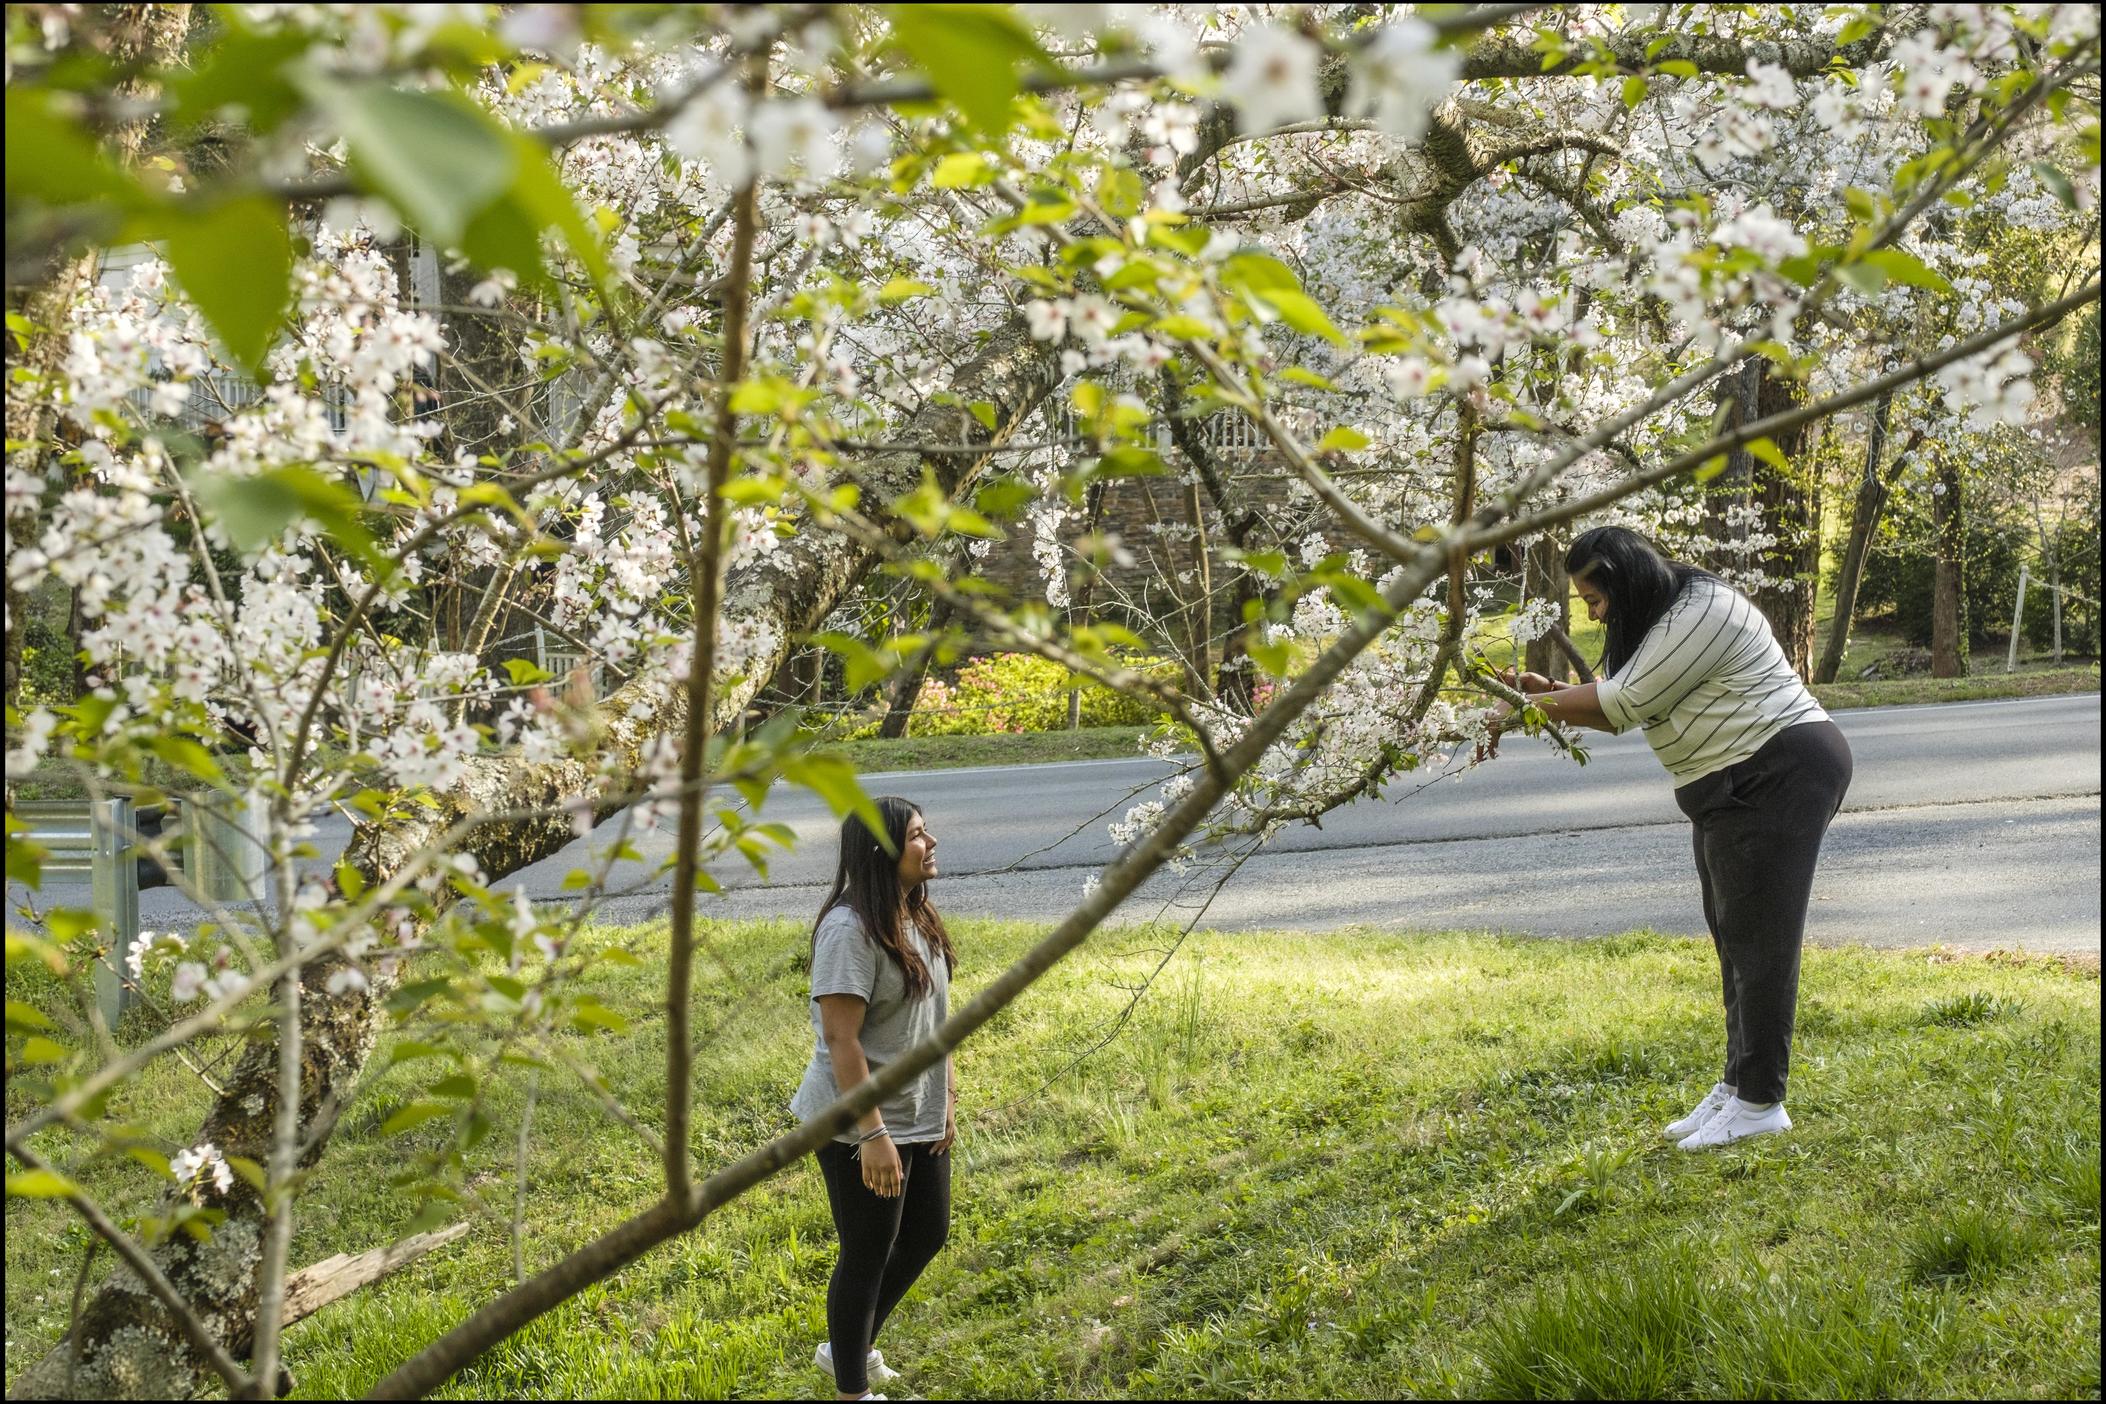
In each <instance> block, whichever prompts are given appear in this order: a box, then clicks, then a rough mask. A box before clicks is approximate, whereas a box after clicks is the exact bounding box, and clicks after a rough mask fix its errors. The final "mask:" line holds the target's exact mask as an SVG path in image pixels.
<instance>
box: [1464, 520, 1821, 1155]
mask: <svg viewBox="0 0 2106 1404" xmlns="http://www.w3.org/2000/svg"><path fill="white" fill-rule="evenodd" d="M1565 569H1566V570H1567V572H1569V573H1570V574H1571V576H1572V581H1573V584H1574V586H1575V587H1576V588H1577V589H1578V590H1579V594H1580V598H1581V599H1582V600H1583V601H1585V603H1586V606H1587V614H1588V617H1590V618H1592V619H1595V620H1597V621H1600V622H1601V623H1603V624H1605V625H1606V626H1607V630H1608V646H1607V649H1606V650H1605V652H1604V656H1603V660H1602V677H1601V679H1600V681H1598V682H1591V683H1583V684H1580V685H1578V686H1571V685H1567V684H1565V683H1554V682H1552V681H1551V680H1550V679H1548V678H1545V677H1543V676H1542V675H1541V674H1538V673H1523V674H1520V675H1519V676H1518V677H1515V676H1514V675H1512V674H1508V681H1509V682H1510V683H1511V684H1513V685H1515V686H1517V687H1519V688H1520V689H1521V690H1522V691H1523V692H1526V693H1529V694H1531V697H1530V700H1531V701H1532V702H1533V703H1534V704H1535V705H1536V707H1537V708H1538V709H1539V710H1541V711H1542V713H1543V714H1544V715H1545V716H1547V717H1549V718H1550V719H1551V720H1552V721H1556V722H1564V723H1568V724H1571V725H1576V726H1584V727H1592V728H1594V729H1596V730H1599V731H1615V732H1620V731H1624V730H1626V729H1627V728H1629V727H1632V726H1640V727H1643V728H1644V729H1645V739H1646V740H1647V741H1649V742H1650V743H1651V744H1652V748H1653V753H1654V754H1655V755H1657V756H1658V757H1659V758H1660V763H1661V764H1662V765H1664V766H1666V767H1667V771H1668V774H1669V775H1671V776H1673V777H1674V781H1675V803H1676V804H1677V805H1679V806H1680V807H1681V810H1682V812H1683V813H1684V814H1686V815H1688V816H1689V822H1690V825H1691V827H1692V828H1693V829H1694V831H1695V838H1696V867H1697V879H1698V882H1699V883H1700V884H1701V886H1702V888H1703V895H1704V921H1705V924H1706V925H1708V926H1709V927H1710V928H1711V939H1712V942H1713V944H1714V945H1715V946H1716V947H1717V949H1718V961H1719V968H1720V972H1721V975H1722V977H1723V981H1724V986H1725V1002H1726V1065H1725V1076H1724V1077H1722V1078H1721V1079H1720V1080H1719V1082H1718V1083H1717V1085H1716V1086H1714V1087H1713V1088H1712V1089H1711V1090H1710V1091H1709V1092H1708V1093H1706V1094H1705V1095H1704V1098H1703V1100H1702V1101H1700V1102H1698V1103H1697V1106H1696V1109H1695V1110H1693V1111H1692V1112H1690V1114H1689V1115H1687V1116H1685V1117H1683V1118H1682V1119H1681V1120H1679V1121H1676V1122H1672V1123H1670V1124H1669V1125H1668V1127H1667V1128H1666V1130H1667V1134H1668V1136H1670V1137H1671V1138H1673V1139H1674V1140H1676V1141H1677V1143H1678V1144H1680V1145H1681V1147H1682V1148H1683V1149H1684V1150H1698V1149H1702V1148H1704V1147H1707V1146H1722V1145H1726V1144H1727V1143H1729V1142H1732V1141H1737V1140H1740V1139H1742V1138H1744V1137H1747V1136H1760V1135H1763V1134H1765V1133H1767V1132H1773V1131H1787V1130H1790V1129H1791V1124H1792V1123H1791V1118H1790V1117H1788V1116H1787V1115H1785V1111H1784V1084H1785V1077H1786V1073H1787V1071H1788V1070H1789V1067H1790V1063H1791V1046H1792V1020H1793V1015H1794V1011H1795V1008H1796V1006H1797V1004H1798V999H1799V947H1800V943H1801V941H1802V940H1803V939H1804V937H1805V934H1806V905H1807V901H1808V899H1809V898H1810V897H1811V895H1812V891H1813V874H1814V864H1815V862H1816V861H1817V860H1818V858H1819V857H1820V852H1821V839H1822V836H1823V835H1824V834H1826V833H1827V831H1828V823H1829V820H1831V819H1833V818H1834V817H1835V813H1836V810H1837V809H1838V808H1839V807H1840V806H1841V805H1842V802H1843V793H1844V791H1845V790H1847V789H1848V788H1849V787H1850V747H1849V746H1848V744H1846V743H1845V742H1844V740H1843V733H1842V732H1841V731H1840V730H1838V729H1837V728H1836V725H1835V723H1834V722H1832V721H1830V720H1829V719H1828V714H1827V713H1826V712H1824V711H1822V710H1821V704H1820V703H1818V702H1816V701H1815V700H1814V697H1813V694H1812V693H1810V692H1808V691H1807V690H1806V686H1805V684H1804V683H1802V682H1801V681H1800V680H1799V675H1798V674H1797V673H1796V672H1794V671H1793V670H1792V667H1791V664H1790V663H1789V662H1788V661H1787V660H1786V658H1785V656H1784V650H1783V649H1782V648H1780V647H1778V645H1777V640H1776V637H1775V635H1773V634H1772V633H1771V632H1770V626H1769V621H1767V620H1766V619H1764V618H1763V617H1762V613H1761V611H1759V610H1757V609H1756V608H1755V606H1754V605H1753V604H1751V603H1749V601H1748V599H1747V597H1746V596H1744V595H1742V594H1741V593H1740V592H1739V591H1737V590H1735V589H1733V588H1732V587H1731V586H1729V585H1727V584H1726V583H1725V582H1724V581H1722V580H1720V579H1719V578H1718V577H1717V576H1714V575H1711V574H1708V573H1707V572H1705V571H1701V570H1698V569H1696V568H1695V567H1694V566H1688V565H1682V564H1680V563H1678V562H1673V561H1669V560H1666V559H1665V558H1663V557H1662V556H1661V555H1660V553H1659V552H1657V551H1655V550H1654V549H1653V547H1652V545H1651V544H1650V543H1648V542H1647V541H1646V540H1645V538H1644V537H1642V536H1639V535H1638V534H1637V533H1636V532H1632V531H1626V530H1625V529H1623V528H1622V527H1597V528H1595V529H1594V530H1592V531H1588V532H1583V533H1581V535H1580V536H1579V538H1578V539H1577V540H1576V541H1574V542H1573V543H1572V549H1571V550H1570V551H1569V552H1567V553H1566V556H1565ZM1508 715H1509V711H1508V709H1504V708H1502V710H1501V712H1500V714H1499V716H1498V719H1497V720H1496V721H1495V722H1494V730H1493V749H1494V750H1496V748H1497V738H1498V729H1499V727H1500V726H1501V725H1502V724H1503V723H1504V722H1505V721H1506V719H1507V716H1508Z"/></svg>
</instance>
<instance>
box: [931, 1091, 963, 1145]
mask: <svg viewBox="0 0 2106 1404" xmlns="http://www.w3.org/2000/svg"><path fill="white" fill-rule="evenodd" d="M957 1139H958V1098H957V1097H956V1096H955V1095H954V1096H952V1097H951V1099H950V1101H949V1102H948V1103H947V1104H946V1105H945V1106H944V1109H943V1139H942V1140H940V1141H938V1142H937V1143H936V1144H935V1145H934V1146H932V1147H930V1150H929V1153H930V1154H931V1155H947V1154H949V1153H950V1149H951V1143H952V1142H953V1141H955V1140H957Z"/></svg>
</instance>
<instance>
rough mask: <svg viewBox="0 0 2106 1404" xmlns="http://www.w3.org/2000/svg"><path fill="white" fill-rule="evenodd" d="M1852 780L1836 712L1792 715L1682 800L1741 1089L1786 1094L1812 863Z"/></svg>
mask: <svg viewBox="0 0 2106 1404" xmlns="http://www.w3.org/2000/svg"><path fill="white" fill-rule="evenodd" d="M1849 788H1850V745H1849V743H1848V742H1846V741H1845V740H1844V739H1843V733H1842V732H1841V731H1839V730H1837V729H1836V725H1835V723H1834V722H1830V721H1818V722H1805V723H1802V724H1800V725H1798V726H1789V727H1786V728H1785V729H1784V730H1783V731H1780V732H1778V733H1777V734H1776V735H1775V736H1773V737H1771V738H1770V739H1769V741H1768V742H1767V743H1765V744H1764V746H1763V748H1762V749H1761V750H1759V751H1757V752H1756V753H1755V754H1754V755H1752V756H1750V757H1748V758H1747V759H1746V760H1744V761H1742V762H1740V764H1738V765H1731V766H1728V767H1726V768H1725V769H1724V770H1720V771H1714V772H1713V773H1712V774H1710V775H1706V776H1704V777H1703V778H1702V779H1698V780H1692V781H1690V782H1689V783H1688V784H1687V785H1683V786H1681V787H1680V788H1679V789H1677V790H1676V791H1675V803H1676V804H1677V805H1679V806H1681V809H1682V812H1683V813H1684V814H1686V815H1688V816H1689V822H1690V824H1691V826H1692V827H1693V828H1694V830H1695V838H1696V865H1697V877H1698V879H1699V880H1700V881H1701V882H1702V884H1703V888H1704V921H1705V923H1706V924H1707V925H1708V926H1710V928H1711V940H1712V943H1713V944H1714V945H1715V946H1717V947H1718V963H1719V971H1720V974H1721V976H1722V977H1723V980H1724V985H1725V996H1726V1073H1725V1077H1724V1078H1723V1079H1722V1080H1723V1081H1724V1082H1725V1083H1726V1084H1727V1085H1728V1086H1730V1087H1734V1088H1737V1089H1738V1091H1739V1095H1740V1097H1741V1099H1742V1100H1743V1101H1748V1102H1781V1101H1783V1100H1784V1084H1785V1079H1786V1077H1787V1076H1788V1074H1789V1073H1790V1070H1791V1061H1792V1020H1793V1016H1794V1014H1795V1012H1796V1010H1797V1008H1798V1003H1799V947H1800V944H1801V942H1802V941H1804V939H1805V937H1806V905H1807V902H1808V901H1809V900H1810V899H1811V897H1812V895H1813V875H1814V864H1815V862H1816V861H1817V860H1818V859H1819V858H1820V856H1821V838H1822V836H1823V835H1825V834H1826V833H1827V832H1828V821H1829V820H1831V819H1833V818H1835V813H1836V810H1837V809H1839V808H1840V807H1841V806H1842V803H1843V794H1844V792H1845V791H1846V790H1848V789H1849Z"/></svg>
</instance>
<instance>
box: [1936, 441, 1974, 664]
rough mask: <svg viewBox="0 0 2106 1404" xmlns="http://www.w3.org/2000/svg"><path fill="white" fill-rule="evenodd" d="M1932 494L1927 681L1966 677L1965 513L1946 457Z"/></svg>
mask: <svg viewBox="0 0 2106 1404" xmlns="http://www.w3.org/2000/svg"><path fill="white" fill-rule="evenodd" d="M1936 487H1937V488H1942V489H1943V491H1936V490H1934V491H1933V492H1932V494H1931V525H1932V551H1933V553H1934V556H1935V559H1936V565H1937V568H1936V572H1935V575H1934V578H1933V582H1932V585H1931V676H1932V677H1934V678H1963V677H1965V676H1967V551H1966V542H1967V512H1966V505H1965V504H1964V503H1963V502H1962V501H1961V500H1960V470H1959V469H1958V468H1957V467H1956V466H1955V465H1954V464H1953V461H1952V459H1951V458H1950V457H1948V456H1943V455H1941V456H1940V457H1939V459H1938V481H1937V484H1936Z"/></svg>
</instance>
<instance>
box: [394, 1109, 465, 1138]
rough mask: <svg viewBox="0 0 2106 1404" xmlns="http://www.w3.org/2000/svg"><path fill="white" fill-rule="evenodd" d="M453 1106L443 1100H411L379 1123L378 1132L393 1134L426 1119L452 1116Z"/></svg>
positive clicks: (421, 1122) (422, 1122) (419, 1123)
mask: <svg viewBox="0 0 2106 1404" xmlns="http://www.w3.org/2000/svg"><path fill="white" fill-rule="evenodd" d="M452 1115H453V1108H452V1107H449V1106H447V1105H446V1104H445V1103H444V1102H411V1103H410V1104H409V1105H408V1106H406V1107H404V1108H403V1109H402V1110H401V1111H398V1112H396V1113H395V1114H394V1115H393V1116H391V1117H389V1118H388V1119H387V1120H386V1121H383V1122H382V1123H381V1124H380V1134H381V1135H383V1136H393V1135H396V1134H397V1133H399V1132H403V1131H407V1130H409V1129H410V1128H411V1127H413V1126H422V1125H423V1124H424V1123H425V1122H427V1121H436V1120H437V1119H438V1118H440V1117H442V1116H452Z"/></svg>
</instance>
